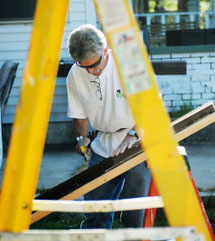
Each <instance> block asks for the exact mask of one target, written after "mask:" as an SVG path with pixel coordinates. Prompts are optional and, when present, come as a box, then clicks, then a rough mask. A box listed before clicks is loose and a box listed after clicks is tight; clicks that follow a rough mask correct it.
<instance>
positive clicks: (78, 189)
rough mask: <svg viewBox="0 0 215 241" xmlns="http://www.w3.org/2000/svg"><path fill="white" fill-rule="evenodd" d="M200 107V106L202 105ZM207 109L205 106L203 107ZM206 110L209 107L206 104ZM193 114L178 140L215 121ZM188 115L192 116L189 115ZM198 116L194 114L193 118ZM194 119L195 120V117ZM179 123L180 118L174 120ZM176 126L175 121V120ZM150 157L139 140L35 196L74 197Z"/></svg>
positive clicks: (37, 214)
mask: <svg viewBox="0 0 215 241" xmlns="http://www.w3.org/2000/svg"><path fill="white" fill-rule="evenodd" d="M204 106H212V108H213V106H214V105H213V103H212V102H210V103H208V104H206V105H204ZM202 108H203V106H202V107H199V108H197V109H199V110H200V109H202ZM203 109H204V108H203ZM207 110H209V109H208V107H207ZM192 113H193V115H189V114H187V115H186V117H184V118H183V117H182V118H180V119H181V121H184V120H185V119H187V118H188V119H189V118H192V120H193V121H192V122H194V123H193V124H192V125H191V126H189V125H188V126H186V128H183V129H182V130H180V131H179V132H178V133H176V135H175V136H176V139H177V141H181V140H183V139H184V138H186V137H188V136H190V135H192V134H194V133H196V132H197V131H199V130H201V129H202V128H204V127H205V126H207V125H210V124H211V123H213V122H215V112H213V113H211V114H209V115H206V113H205V115H204V117H203V118H200V119H198V118H199V116H200V115H198V114H197V113H198V111H197V110H196V111H192ZM188 116H189V117H188ZM194 117H195V118H194ZM194 120H195V121H194ZM175 123H177V121H175ZM189 123H190V122H189V121H187V122H184V124H189ZM173 127H174V122H173ZM146 159H147V157H146V154H145V153H144V152H143V150H142V148H141V146H140V144H139V143H137V144H136V145H135V146H134V147H133V148H132V149H128V150H126V151H125V153H123V154H121V155H120V156H118V157H115V158H108V159H105V160H104V161H103V162H101V163H99V164H97V165H95V166H93V167H91V168H89V169H87V170H85V171H84V172H82V173H80V174H78V175H76V176H74V177H72V178H70V179H68V180H66V181H65V182H63V183H61V184H59V185H57V186H55V187H54V188H52V189H51V190H49V191H48V192H46V193H43V194H41V195H39V196H38V197H36V199H64V200H72V199H73V200H74V199H77V198H79V197H80V196H82V195H84V194H85V193H87V192H89V191H91V190H93V189H95V188H96V187H98V186H100V185H102V184H103V183H105V182H107V181H109V180H111V179H112V178H114V177H116V176H117V175H120V174H121V173H123V172H126V171H127V170H129V169H131V168H132V167H134V166H136V165H138V164H140V163H141V162H143V161H145V160H146ZM48 214H50V212H35V213H33V214H32V219H31V223H34V222H36V221H38V220H40V219H41V218H43V217H45V216H47V215H48Z"/></svg>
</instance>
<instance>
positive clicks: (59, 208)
mask: <svg viewBox="0 0 215 241" xmlns="http://www.w3.org/2000/svg"><path fill="white" fill-rule="evenodd" d="M162 207H163V201H162V198H161V197H155V196H154V197H140V198H129V199H119V200H98V201H68V200H57V201H56V200H41V199H39V200H33V203H32V210H33V211H51V212H74V213H83V212H84V213H92V212H99V213H100V212H112V211H114V212H116V211H125V210H138V209H148V208H162Z"/></svg>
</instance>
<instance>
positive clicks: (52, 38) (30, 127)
mask: <svg viewBox="0 0 215 241" xmlns="http://www.w3.org/2000/svg"><path fill="white" fill-rule="evenodd" d="M68 3H69V0H47V1H44V0H38V1H37V8H36V14H35V19H34V26H33V33H32V40H31V45H30V51H29V55H28V61H27V65H26V69H25V73H24V78H23V85H22V89H21V95H20V101H19V103H18V107H17V113H16V118H15V124H14V127H13V134H12V138H11V143H10V148H9V153H8V158H7V163H6V168H5V172H4V177H3V184H2V192H1V198H0V231H3V232H4V231H9V232H21V231H23V230H25V229H28V227H29V224H30V217H31V211H32V200H33V199H34V194H35V190H36V186H37V180H38V176H39V169H40V162H41V157H42V152H43V147H44V142H45V136H46V131H47V124H48V119H49V113H50V109H51V101H52V96H53V92H54V85H55V77H56V73H57V67H58V62H59V52H60V45H61V39H62V35H63V27H64V24H65V19H66V12H67V9H68ZM95 5H96V9H97V12H98V15H99V17H100V20H101V22H102V25H103V28H104V31H105V33H106V36H107V39H108V41H109V44H110V46H111V48H112V49H113V53H114V57H115V61H116V64H117V68H118V71H119V75H120V78H121V81H122V85H123V87H124V90H125V91H126V93H127V98H128V101H129V104H130V107H131V110H132V112H133V115H134V118H135V122H136V126H137V129H138V134H139V135H140V137H141V139H142V145H143V146H144V149H145V151H146V153H147V156H148V159H149V165H150V168H151V170H152V173H153V177H154V179H155V181H156V184H157V187H158V189H159V192H160V194H161V196H162V198H163V201H164V205H165V211H166V214H167V217H168V220H169V222H170V224H171V225H174V226H190V225H194V226H196V227H197V230H198V231H199V232H201V233H203V234H204V236H205V238H206V240H208V241H209V240H212V237H211V236H210V233H209V230H208V227H207V225H206V222H205V220H204V217H203V214H202V212H201V209H200V207H199V203H198V200H197V197H196V195H195V192H194V190H193V187H192V185H191V180H190V178H189V175H188V172H187V169H186V166H185V163H184V160H183V159H182V157H181V156H180V155H179V153H178V152H177V149H176V146H177V142H176V141H175V138H174V132H173V130H172V128H171V127H170V120H169V116H168V114H167V112H166V110H165V107H164V105H163V103H162V101H161V99H160V97H159V90H158V87H157V85H156V81H155V77H154V73H153V69H152V67H151V64H150V61H149V59H148V56H147V52H146V49H145V47H144V45H143V43H142V39H141V37H140V35H139V29H138V27H137V24H136V21H135V19H134V16H133V14H132V11H131V9H130V7H129V3H128V1H126V0H98V1H96V0H95ZM125 50H126V51H125Z"/></svg>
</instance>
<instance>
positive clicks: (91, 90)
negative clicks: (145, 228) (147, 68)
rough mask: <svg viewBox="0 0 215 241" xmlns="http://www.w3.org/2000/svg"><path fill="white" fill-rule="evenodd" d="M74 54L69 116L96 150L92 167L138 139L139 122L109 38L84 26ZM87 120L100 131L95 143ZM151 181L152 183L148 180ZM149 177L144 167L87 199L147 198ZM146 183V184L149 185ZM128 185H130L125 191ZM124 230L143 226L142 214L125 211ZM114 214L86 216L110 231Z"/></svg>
mask: <svg viewBox="0 0 215 241" xmlns="http://www.w3.org/2000/svg"><path fill="white" fill-rule="evenodd" d="M68 48H69V53H70V55H71V57H72V58H73V60H74V61H75V64H74V65H73V66H72V68H71V70H70V71H69V74H68V77H67V93H68V117H70V118H73V121H74V124H75V128H76V133H77V136H83V140H84V144H85V145H86V146H88V145H89V144H90V147H91V152H92V153H91V160H90V163H89V167H91V166H93V165H95V164H96V163H98V162H100V161H102V160H103V159H104V158H108V157H110V156H117V155H119V154H121V153H123V152H124V151H125V150H126V149H127V148H131V147H132V146H133V144H134V143H136V142H137V141H138V136H137V134H136V132H135V130H134V126H135V123H134V120H133V117H132V115H131V111H130V109H129V106H128V104H127V101H126V98H125V95H124V94H123V90H122V87H121V84H120V80H119V77H118V73H117V70H116V67H115V63H114V60H113V57H112V53H111V50H110V49H108V47H107V42H106V38H105V36H104V34H103V33H102V32H101V31H100V30H98V29H97V28H95V27H94V26H93V25H89V24H86V25H82V26H80V27H79V28H77V29H75V30H74V31H72V32H71V34H70V36H69V39H68ZM88 120H89V123H90V125H91V126H92V127H93V128H94V129H95V130H96V131H97V132H98V134H97V136H96V138H95V139H94V140H93V141H92V142H91V143H90V139H89V138H88V137H87V132H88ZM146 177H147V180H146ZM149 179H150V173H149V170H148V169H147V168H146V167H145V164H144V163H142V164H140V165H138V166H136V167H134V168H133V169H131V170H129V171H128V172H126V173H124V174H122V175H120V176H118V177H116V178H114V179H113V180H111V181H109V182H107V183H105V184H103V185H102V186H100V187H98V188H96V189H95V190H93V191H91V192H89V193H87V194H86V195H85V196H84V198H85V200H108V199H112V200H114V199H118V198H119V197H120V193H121V192H122V190H123V194H124V195H123V197H126V198H133V197H141V196H144V195H145V193H146V192H147V190H146V189H147V188H146V189H145V186H148V183H149ZM146 182H147V185H146ZM123 186H124V187H126V188H124V189H123ZM122 221H123V224H124V225H125V227H141V226H142V222H143V211H142V210H138V211H128V212H124V213H123V216H122ZM112 222H113V213H91V214H86V220H85V221H84V223H83V227H84V228H111V226H112Z"/></svg>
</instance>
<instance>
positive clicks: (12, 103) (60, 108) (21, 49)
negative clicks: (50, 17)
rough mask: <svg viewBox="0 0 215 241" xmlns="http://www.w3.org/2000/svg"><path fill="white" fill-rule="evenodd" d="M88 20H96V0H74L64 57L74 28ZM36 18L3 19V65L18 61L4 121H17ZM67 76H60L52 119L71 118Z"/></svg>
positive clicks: (0, 49) (0, 35)
mask: <svg viewBox="0 0 215 241" xmlns="http://www.w3.org/2000/svg"><path fill="white" fill-rule="evenodd" d="M84 23H92V24H94V25H95V24H96V16H95V10H94V5H93V1H92V0H70V5H69V9H68V16H67V22H66V25H65V29H64V35H63V41H62V46H61V53H60V59H68V58H69V54H68V51H67V38H68V35H69V33H70V31H71V30H73V29H74V28H76V27H77V26H79V25H81V24H84ZM31 32H32V22H28V23H24V22H21V21H18V22H13V23H3V22H0V66H2V64H3V63H4V62H5V61H6V60H13V61H15V62H18V63H19V65H18V69H17V73H16V78H15V80H14V84H13V88H12V90H11V94H10V97H9V100H8V105H7V108H6V110H5V113H4V116H3V118H2V122H3V123H9V124H10V123H13V121H14V116H15V112H16V105H17V102H18V99H19V93H20V87H21V82H22V77H23V72H24V68H25V64H26V59H27V54H28V49H29V44H30V38H31ZM65 81H66V79H65V78H61V77H58V78H56V87H55V93H54V98H53V104H52V110H51V115H50V122H61V121H68V119H67V117H66V112H67V97H66V86H65Z"/></svg>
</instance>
